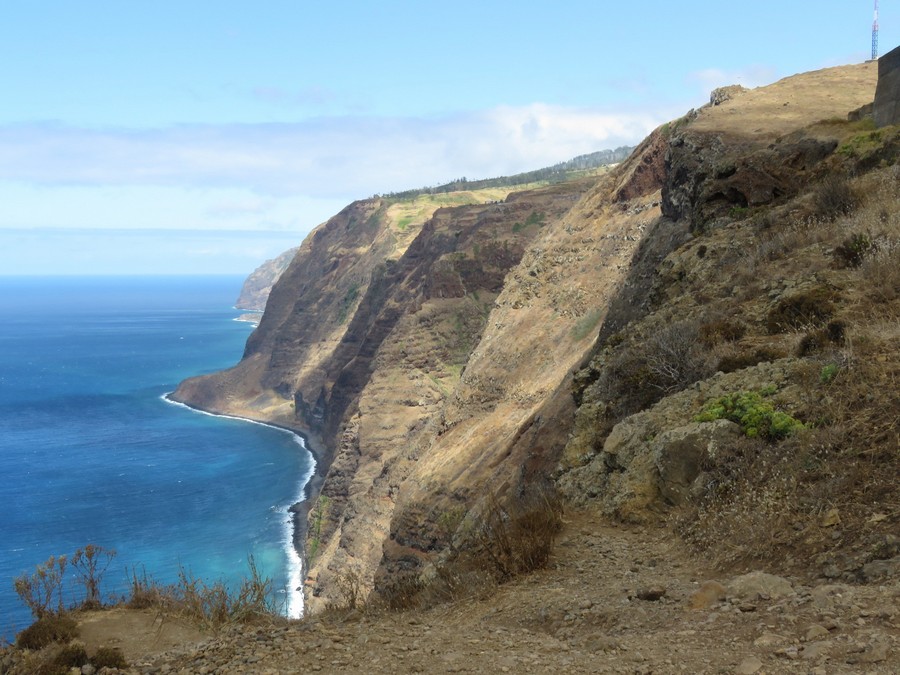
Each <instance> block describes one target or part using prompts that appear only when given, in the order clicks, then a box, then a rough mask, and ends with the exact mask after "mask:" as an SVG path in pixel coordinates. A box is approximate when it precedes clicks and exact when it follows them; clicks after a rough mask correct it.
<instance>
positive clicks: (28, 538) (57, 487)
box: [0, 277, 312, 638]
mask: <svg viewBox="0 0 900 675" xmlns="http://www.w3.org/2000/svg"><path fill="white" fill-rule="evenodd" d="M241 282H242V279H241V278H239V277H178V278H176V277H164V278H159V277H151V278H103V277H94V278H88V277H85V278H3V277H0V316H2V324H0V326H2V327H0V505H2V511H0V637H2V636H5V637H7V638H10V637H12V636H13V634H14V632H15V631H16V630H20V629H21V628H23V627H25V626H26V625H27V624H28V623H30V615H29V613H28V610H27V609H26V608H25V607H24V606H23V605H22V604H21V602H20V601H19V599H18V597H17V596H16V594H15V592H14V589H13V578H14V577H15V576H18V575H20V574H22V573H24V572H31V571H33V570H34V567H35V565H37V564H38V563H41V562H43V561H44V560H46V559H47V558H48V557H49V556H51V555H61V554H71V553H72V552H74V551H75V550H76V549H77V548H79V547H81V546H84V545H86V544H89V543H92V544H97V545H100V546H103V547H105V548H111V549H115V550H116V551H117V556H116V558H115V559H114V561H113V563H112V565H111V566H110V568H109V570H108V571H107V573H106V577H105V579H104V590H105V591H107V592H108V593H122V592H124V591H125V590H126V589H127V582H128V575H129V573H130V572H131V571H132V570H134V569H137V570H138V571H141V570H146V572H147V573H148V574H149V575H150V576H152V577H153V578H155V579H157V580H159V581H162V582H172V581H175V580H176V579H177V576H178V572H179V569H180V568H184V569H185V570H188V571H190V572H191V573H192V574H194V575H195V576H197V577H201V578H203V579H206V580H208V581H210V582H211V581H215V580H218V579H225V580H227V581H230V582H234V581H235V580H237V579H239V578H240V577H241V576H243V575H244V574H245V573H246V572H247V569H248V567H247V560H248V556H249V555H252V556H253V557H254V560H255V562H256V563H257V565H258V566H259V567H260V569H261V571H262V573H263V574H264V575H265V576H268V577H270V578H271V579H272V580H273V585H274V587H275V589H276V597H277V598H278V602H279V605H280V607H281V608H282V609H283V610H284V611H286V612H288V611H290V612H293V613H296V611H297V606H296V603H297V598H296V597H294V596H296V593H292V592H291V591H290V589H291V588H296V586H297V585H298V583H299V574H300V570H299V561H298V560H297V558H296V554H294V553H293V549H292V547H291V545H290V536H291V526H290V514H289V513H288V512H287V508H288V507H289V506H290V505H291V504H292V503H294V502H295V501H297V500H298V498H299V496H300V494H301V493H302V485H303V483H304V482H305V479H306V477H308V475H309V472H310V470H311V468H312V460H311V457H310V455H309V453H308V452H306V450H305V449H303V447H302V441H301V440H300V439H299V438H298V437H296V436H294V435H293V434H290V433H287V432H284V431H282V430H278V429H274V428H271V427H266V426H262V425H257V424H250V423H247V422H244V421H240V420H232V419H226V418H221V417H213V416H209V415H203V414H199V413H197V412H195V411H191V410H189V409H186V408H184V407H180V406H177V405H173V404H171V403H168V402H166V401H165V400H163V398H162V396H163V395H164V394H166V393H167V392H170V391H172V390H173V389H174V388H175V387H176V385H177V384H178V383H179V382H180V381H181V380H182V379H184V378H186V377H189V376H191V375H197V374H201V373H205V372H211V371H215V370H219V369H221V368H224V367H227V366H230V365H232V364H234V363H236V362H237V361H238V360H239V359H240V357H241V354H242V351H243V347H244V343H245V341H246V339H247V337H248V335H249V334H250V331H251V330H252V327H251V326H250V325H249V324H247V323H242V322H238V321H235V320H234V319H235V318H236V317H237V316H238V314H239V313H238V312H237V311H236V310H234V309H233V308H232V303H233V302H234V298H235V297H236V296H237V293H238V291H239V289H240V285H241ZM72 599H73V600H74V597H73V598H72Z"/></svg>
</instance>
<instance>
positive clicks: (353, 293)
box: [337, 283, 359, 324]
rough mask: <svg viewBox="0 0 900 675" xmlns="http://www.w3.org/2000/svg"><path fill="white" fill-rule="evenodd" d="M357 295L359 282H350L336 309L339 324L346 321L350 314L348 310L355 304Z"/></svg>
mask: <svg viewBox="0 0 900 675" xmlns="http://www.w3.org/2000/svg"><path fill="white" fill-rule="evenodd" d="M358 297H359V284H357V283H354V284H351V285H350V288H348V289H347V293H346V294H344V298H343V300H341V305H340V308H339V309H338V317H337V322H338V323H339V324H343V323H344V322H345V321H347V317H348V316H350V310H352V309H353V307H354V305H356V300H357V298H358Z"/></svg>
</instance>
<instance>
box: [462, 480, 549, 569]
mask: <svg viewBox="0 0 900 675" xmlns="http://www.w3.org/2000/svg"><path fill="white" fill-rule="evenodd" d="M561 528H562V502H561V500H560V499H559V497H558V496H557V495H556V493H555V492H552V491H550V490H549V489H542V490H537V491H535V492H533V493H531V494H529V495H526V496H523V497H521V498H519V499H517V500H515V501H512V502H509V503H507V504H502V503H501V502H500V500H499V499H497V498H496V497H495V496H491V497H490V498H489V499H488V501H487V503H486V505H485V510H484V512H483V513H482V516H481V520H480V522H479V523H478V525H477V526H476V530H475V541H474V551H475V555H477V556H478V557H479V558H481V559H482V560H483V561H484V562H485V563H486V567H487V568H488V569H490V570H491V572H492V573H493V575H494V577H495V578H496V580H497V581H498V582H499V583H503V582H504V581H507V580H509V579H512V578H513V577H516V576H518V575H520V574H525V573H527V572H532V571H534V570H537V569H541V568H543V567H545V566H546V565H547V562H548V561H549V560H550V552H551V551H552V550H553V543H554V541H555V540H556V536H557V535H558V534H559V531H560V529H561Z"/></svg>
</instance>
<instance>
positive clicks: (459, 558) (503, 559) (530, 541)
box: [375, 486, 562, 611]
mask: <svg viewBox="0 0 900 675" xmlns="http://www.w3.org/2000/svg"><path fill="white" fill-rule="evenodd" d="M452 521H453V523H454V524H456V525H457V527H458V531H457V533H456V534H457V535H461V536H458V537H457V539H459V540H461V541H460V542H459V543H457V544H451V543H450V542H452V541H453V539H454V533H453V532H450V531H449V530H450V528H448V531H447V547H448V548H447V550H446V551H445V553H444V555H443V556H442V557H441V558H440V560H438V561H437V562H435V564H434V565H432V566H431V567H430V568H429V570H428V572H427V574H426V575H424V576H422V575H419V574H418V573H415V574H410V575H407V576H398V577H395V578H393V579H391V580H390V581H389V582H388V583H386V584H384V585H383V586H382V587H380V588H379V589H378V599H377V601H376V603H375V607H376V608H384V609H388V610H392V611H393V610H406V609H424V608H427V607H433V606H435V605H440V604H444V603H448V602H457V601H460V600H463V599H465V598H473V597H486V596H487V595H489V594H490V593H492V592H493V591H494V590H495V589H496V587H497V586H498V585H499V584H502V583H505V582H507V581H509V580H511V579H513V578H516V577H518V576H520V575H523V574H528V573H529V572H533V571H535V570H538V569H541V568H543V567H545V566H546V565H547V563H548V562H549V559H550V554H551V552H552V550H553V545H554V542H555V541H556V537H557V536H558V534H559V532H560V530H561V529H562V501H561V500H560V498H559V496H558V495H557V494H556V492H555V490H554V489H552V488H551V487H549V486H541V487H536V488H532V489H531V490H529V491H528V492H526V493H524V494H520V495H518V496H516V497H513V498H510V499H508V500H505V501H501V500H500V499H499V498H497V497H496V496H495V495H491V496H489V497H488V498H487V499H486V500H485V502H484V503H483V505H482V508H481V509H480V511H478V512H472V513H470V514H469V516H468V517H467V518H466V519H463V518H461V517H457V516H456V514H454V516H453V517H452Z"/></svg>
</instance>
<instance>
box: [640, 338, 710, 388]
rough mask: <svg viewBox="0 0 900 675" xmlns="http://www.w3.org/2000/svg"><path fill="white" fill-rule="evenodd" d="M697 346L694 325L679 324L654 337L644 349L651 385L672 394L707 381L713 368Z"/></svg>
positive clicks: (646, 343) (645, 344) (647, 342)
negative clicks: (696, 383) (704, 380)
mask: <svg viewBox="0 0 900 675" xmlns="http://www.w3.org/2000/svg"><path fill="white" fill-rule="evenodd" d="M697 342H698V328H697V324H696V322H694V321H678V322H675V323H672V324H669V325H667V326H665V327H664V328H662V329H661V330H659V331H657V332H656V333H654V334H653V335H652V336H651V337H650V338H649V339H648V340H647V341H646V342H645V343H644V345H643V347H644V357H645V361H646V364H647V369H648V370H649V372H650V376H651V379H650V382H649V383H648V384H650V386H652V387H654V388H656V389H659V390H660V391H662V392H663V393H664V394H671V393H674V392H676V391H680V390H682V389H684V388H685V387H687V386H689V385H691V384H693V383H694V382H697V381H698V380H702V379H703V378H704V377H706V376H707V375H708V374H709V371H710V368H709V367H708V363H707V359H706V355H705V354H704V353H702V352H701V351H700V350H699V349H698V348H697Z"/></svg>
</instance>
